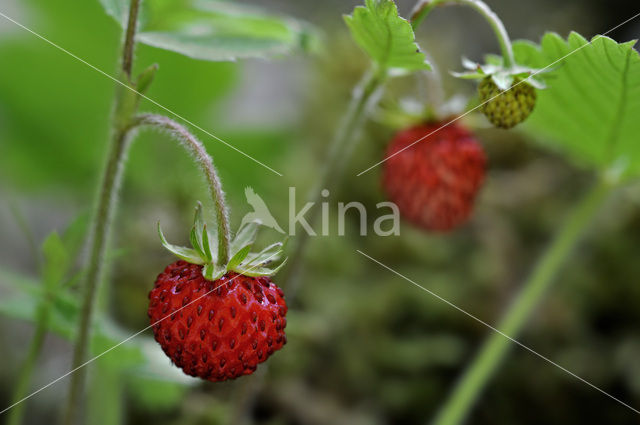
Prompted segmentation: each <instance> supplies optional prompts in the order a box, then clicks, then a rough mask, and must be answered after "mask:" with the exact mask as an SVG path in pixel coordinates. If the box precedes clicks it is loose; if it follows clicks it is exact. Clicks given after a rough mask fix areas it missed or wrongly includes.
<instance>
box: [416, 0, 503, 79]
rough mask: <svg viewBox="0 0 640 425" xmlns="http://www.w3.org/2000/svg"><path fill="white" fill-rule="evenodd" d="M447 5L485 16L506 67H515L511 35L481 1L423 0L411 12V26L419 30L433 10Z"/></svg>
mask: <svg viewBox="0 0 640 425" xmlns="http://www.w3.org/2000/svg"><path fill="white" fill-rule="evenodd" d="M447 4H459V5H464V6H469V7H471V8H472V9H474V10H476V11H477V12H478V13H480V14H481V15H482V16H484V18H485V19H486V20H487V22H489V25H491V29H492V30H493V32H494V33H495V35H496V38H497V39H498V43H499V44H500V50H501V51H502V58H503V60H504V66H506V67H507V68H508V67H511V66H513V65H515V59H514V57H513V49H512V47H511V40H510V39H509V34H507V30H506V29H505V27H504V24H503V23H502V21H501V20H500V18H498V15H496V14H495V13H494V12H493V11H492V10H491V9H490V8H489V6H487V5H486V4H485V3H484V2H482V1H480V0H421V1H419V2H418V3H417V4H416V6H415V7H414V9H413V12H411V25H412V26H413V29H414V30H416V29H418V27H419V26H420V24H421V23H422V21H423V20H424V18H426V17H427V15H428V14H429V13H430V12H431V11H432V10H433V9H435V8H436V7H438V6H444V5H447Z"/></svg>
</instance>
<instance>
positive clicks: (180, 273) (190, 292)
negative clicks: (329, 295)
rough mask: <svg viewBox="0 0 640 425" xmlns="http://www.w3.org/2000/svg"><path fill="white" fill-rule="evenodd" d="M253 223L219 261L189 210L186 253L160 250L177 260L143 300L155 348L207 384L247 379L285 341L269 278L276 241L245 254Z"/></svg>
mask: <svg viewBox="0 0 640 425" xmlns="http://www.w3.org/2000/svg"><path fill="white" fill-rule="evenodd" d="M259 225H260V223H259V222H250V223H248V224H246V225H244V226H243V227H241V229H240V230H239V231H238V233H237V234H236V236H235V238H233V240H232V241H231V242H230V243H228V248H229V249H228V252H229V258H228V259H226V260H223V261H219V258H218V249H217V245H216V242H218V241H217V240H216V238H215V237H213V235H210V234H209V232H208V231H207V226H206V224H205V223H204V220H203V218H202V205H200V204H198V207H197V208H196V214H195V220H194V225H193V228H192V230H191V236H190V240H191V244H192V248H187V247H180V246H175V245H171V244H170V243H168V242H167V240H166V239H165V237H164V235H163V234H162V231H161V230H160V226H159V225H158V233H159V235H160V239H161V241H162V244H163V246H164V247H165V248H167V249H168V250H169V251H171V252H172V253H174V254H175V255H176V256H177V257H178V258H180V259H181V260H180V261H177V262H175V263H172V264H170V265H168V266H167V267H166V268H165V270H164V271H163V272H162V273H160V274H159V275H158V277H157V279H156V281H155V284H154V287H153V289H152V290H151V292H150V293H149V310H148V315H149V319H150V321H151V327H152V329H153V333H154V335H155V339H156V341H157V342H158V343H159V344H160V346H161V347H162V349H163V350H164V352H165V353H166V355H167V356H169V358H170V359H171V361H172V362H173V363H174V364H175V365H176V366H178V367H179V368H181V369H182V370H183V371H184V372H185V373H186V374H188V375H191V376H197V377H200V378H202V379H207V380H209V381H223V380H226V379H233V378H237V377H239V376H242V375H247V374H250V373H252V372H253V371H255V370H256V367H257V366H258V364H259V363H261V362H263V361H265V360H266V359H267V358H268V357H269V356H270V355H271V354H273V353H274V352H275V351H277V350H279V349H280V348H282V346H283V345H284V344H285V343H286V342H287V337H286V336H285V333H284V328H285V326H286V325H287V320H286V314H287V304H286V303H285V300H284V293H283V291H282V289H280V288H278V287H277V286H276V285H275V284H274V283H273V282H272V281H271V279H270V276H272V275H274V274H275V273H276V272H277V271H278V270H279V269H280V267H282V265H283V264H284V262H281V264H279V265H278V266H277V267H274V268H270V267H271V265H272V264H273V263H275V262H276V261H278V260H279V258H280V257H281V255H282V253H283V250H282V247H283V244H282V243H280V242H277V243H274V244H272V245H269V246H268V247H266V248H265V249H263V250H262V251H260V252H250V251H251V247H252V246H253V243H254V241H255V237H256V233H257V229H258V226H259Z"/></svg>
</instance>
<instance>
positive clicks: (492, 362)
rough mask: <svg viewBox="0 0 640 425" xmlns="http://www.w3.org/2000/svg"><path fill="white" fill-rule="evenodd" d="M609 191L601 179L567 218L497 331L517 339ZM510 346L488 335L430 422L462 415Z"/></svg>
mask: <svg viewBox="0 0 640 425" xmlns="http://www.w3.org/2000/svg"><path fill="white" fill-rule="evenodd" d="M610 190H611V185H610V184H609V183H606V182H605V181H604V180H601V181H599V182H598V183H597V184H596V185H595V186H594V187H593V188H592V189H591V190H590V191H589V192H587V194H586V195H585V196H584V197H583V199H582V200H581V201H580V203H579V204H578V205H577V206H576V207H575V208H574V210H573V211H572V212H571V214H570V215H569V216H568V217H567V219H566V221H565V223H564V225H563V227H562V228H560V230H559V232H558V233H557V234H556V236H555V238H554V240H553V242H552V243H551V245H549V247H548V248H547V250H546V251H545V253H544V255H543V256H542V258H541V259H540V261H539V262H538V264H537V266H536V267H535V268H534V269H533V271H532V273H531V275H530V276H529V278H528V279H527V281H526V282H525V283H524V286H523V287H522V290H521V291H520V293H519V294H518V295H517V296H516V298H515V299H514V300H513V302H512V303H511V305H510V307H509V309H508V310H507V312H506V314H505V315H504V317H503V318H502V320H501V321H500V324H499V325H498V326H497V328H498V329H499V330H500V332H502V333H504V334H505V335H508V336H509V337H511V338H517V336H518V334H519V333H520V331H521V330H522V328H523V326H524V325H525V324H526V322H527V319H528V318H529V316H531V313H532V312H533V311H534V309H535V308H536V306H537V305H538V303H539V302H540V299H541V298H542V296H543V295H544V294H545V292H546V291H547V289H548V288H549V286H550V285H551V283H553V281H554V277H555V276H556V274H557V272H558V270H559V269H560V266H561V265H562V264H563V263H564V261H565V260H566V258H567V256H568V255H569V254H570V253H571V251H572V249H573V248H574V246H575V245H576V243H577V242H578V240H579V238H580V236H581V235H582V233H583V231H584V230H585V228H586V227H587V226H588V225H589V223H590V222H591V220H592V218H593V217H594V215H595V213H596V212H597V210H598V208H599V207H600V206H601V205H602V203H603V202H604V200H605V198H606V196H607V194H608V193H609V192H610ZM511 345H512V343H511V341H510V340H509V339H507V338H505V337H504V336H503V335H501V334H499V333H493V334H491V336H489V338H488V339H487V341H486V342H485V344H484V345H483V347H482V348H481V350H480V352H479V353H478V354H477V355H476V357H475V359H474V360H473V361H472V363H471V364H470V366H469V367H468V368H467V370H466V372H465V373H464V375H463V376H462V378H461V380H460V381H459V382H458V384H457V385H456V388H455V389H454V391H453V393H452V394H451V395H450V397H449V399H448V401H447V403H446V404H445V405H444V406H443V408H442V409H441V410H440V412H439V414H438V416H437V417H436V419H435V421H434V422H433V423H434V424H435V425H455V424H459V423H461V422H462V421H463V420H464V419H465V418H466V416H467V414H468V412H469V410H470V409H471V408H472V407H473V404H474V402H475V401H476V399H477V398H478V396H479V394H480V392H481V391H482V389H483V388H484V386H485V385H486V383H487V381H488V380H489V379H490V378H491V376H492V375H493V373H494V372H495V371H496V368H497V367H498V365H499V364H500V363H501V362H502V360H503V359H504V358H505V356H506V355H507V352H508V349H509V348H510V347H511Z"/></svg>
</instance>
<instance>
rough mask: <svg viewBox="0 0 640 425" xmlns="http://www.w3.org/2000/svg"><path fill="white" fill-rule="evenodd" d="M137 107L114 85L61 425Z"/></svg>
mask: <svg viewBox="0 0 640 425" xmlns="http://www.w3.org/2000/svg"><path fill="white" fill-rule="evenodd" d="M139 7H140V0H131V4H130V6H129V19H128V26H127V30H126V34H125V40H124V44H123V62H122V72H123V73H124V74H125V75H126V76H127V79H129V80H130V76H131V67H132V58H133V50H134V45H135V44H134V37H135V29H136V22H137V20H138V10H139ZM136 108H137V94H135V93H133V92H131V91H130V90H128V89H127V88H125V87H122V86H117V89H116V100H115V105H114V124H113V127H114V129H113V135H112V137H111V141H110V145H109V152H108V156H107V163H106V166H105V168H104V174H103V177H102V182H101V184H100V193H99V197H98V204H97V207H96V213H95V217H94V219H93V221H92V228H91V237H92V240H91V245H90V251H89V262H88V266H87V275H86V280H85V285H84V286H85V288H84V290H85V293H84V297H83V301H82V312H81V317H80V324H79V330H78V335H77V340H76V344H75V348H74V352H73V362H72V366H71V367H72V370H75V372H74V373H72V374H71V382H70V388H69V397H68V399H67V405H66V409H65V414H64V422H63V423H65V424H67V425H71V424H73V423H74V422H76V420H77V418H78V416H79V415H78V414H77V412H78V410H79V409H78V408H79V406H80V405H81V403H80V399H81V394H82V390H83V386H84V379H85V370H84V367H82V366H83V365H84V362H85V361H86V356H87V352H88V351H89V340H90V333H91V325H92V322H93V309H94V304H95V298H96V293H97V288H98V284H99V283H100V281H101V280H102V277H103V271H104V264H105V257H106V252H107V247H108V243H109V233H110V232H109V230H110V227H111V221H112V219H113V214H114V210H115V205H116V202H117V198H118V189H119V187H120V180H121V177H122V169H123V165H124V161H125V158H126V152H127V147H128V145H129V143H128V142H129V136H130V134H131V130H132V128H131V127H130V125H129V121H130V120H131V118H132V117H133V114H134V113H135V110H136Z"/></svg>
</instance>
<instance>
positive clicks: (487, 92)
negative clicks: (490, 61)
mask: <svg viewBox="0 0 640 425" xmlns="http://www.w3.org/2000/svg"><path fill="white" fill-rule="evenodd" d="M478 93H479V95H480V102H481V104H482V106H481V110H482V112H483V113H484V115H485V116H486V117H487V119H488V120H489V121H490V122H491V123H492V124H493V125H495V126H496V127H499V128H504V129H509V128H512V127H514V126H516V125H518V124H520V123H521V122H522V121H524V120H526V119H527V117H528V116H529V115H530V114H531V112H533V108H534V107H535V106H536V89H535V88H534V87H533V86H531V85H530V84H527V83H526V82H520V80H518V79H516V80H515V81H514V82H513V85H512V86H511V88H509V89H508V90H504V91H503V90H500V88H499V87H498V86H497V85H496V83H495V82H494V81H493V80H492V79H491V77H487V78H485V79H484V80H482V82H480V85H479V86H478Z"/></svg>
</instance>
